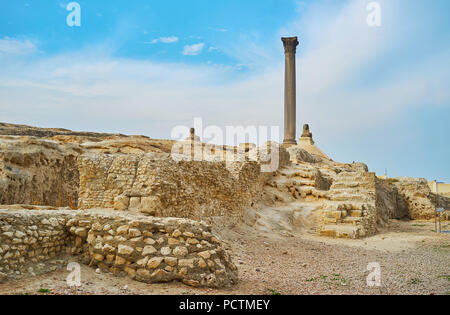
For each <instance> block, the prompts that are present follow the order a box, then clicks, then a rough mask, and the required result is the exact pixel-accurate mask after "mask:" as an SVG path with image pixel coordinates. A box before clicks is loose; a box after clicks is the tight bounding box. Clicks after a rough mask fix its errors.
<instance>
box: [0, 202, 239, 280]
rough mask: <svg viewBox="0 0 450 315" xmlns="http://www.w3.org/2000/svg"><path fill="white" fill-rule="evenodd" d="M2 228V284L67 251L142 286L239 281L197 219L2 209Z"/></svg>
mask: <svg viewBox="0 0 450 315" xmlns="http://www.w3.org/2000/svg"><path fill="white" fill-rule="evenodd" d="M0 229H1V234H0V244H1V247H0V248H1V249H0V281H1V280H5V279H13V278H15V277H18V276H20V275H22V274H24V273H33V272H34V270H30V269H29V268H30V267H32V266H36V263H39V262H41V263H42V262H47V261H48V260H49V259H51V258H54V257H58V256H62V255H64V254H65V253H68V254H72V255H76V256H77V259H79V260H80V261H81V262H83V263H86V264H89V265H90V266H93V267H98V268H101V269H103V270H104V271H107V272H112V273H113V274H116V275H119V276H129V277H131V278H132V279H135V280H138V281H143V282H165V281H172V280H179V281H182V282H184V283H186V284H188V285H192V286H209V287H222V286H227V285H230V284H233V283H235V282H236V279H237V269H236V267H235V265H234V264H233V263H232V261H231V258H230V256H229V255H228V253H227V252H226V251H225V250H224V249H223V248H222V245H221V242H220V240H219V239H217V238H216V237H215V236H214V235H213V234H212V233H211V228H210V227H209V226H208V225H206V224H204V223H201V222H197V221H193V220H188V219H180V218H154V217H146V216H142V215H130V214H129V213H124V212H117V211H110V212H108V211H100V210H99V211H89V212H86V211H76V210H51V211H50V210H31V211H30V210H0ZM44 265H45V264H44ZM43 269H44V270H45V269H46V268H43Z"/></svg>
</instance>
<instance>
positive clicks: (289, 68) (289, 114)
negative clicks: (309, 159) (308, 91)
mask: <svg viewBox="0 0 450 315" xmlns="http://www.w3.org/2000/svg"><path fill="white" fill-rule="evenodd" d="M281 40H282V41H283V45H284V54H285V75H284V141H283V144H284V145H287V146H290V145H296V144H297V142H296V141H295V137H296V136H295V129H296V122H295V120H296V80H295V53H296V51H297V46H298V44H299V42H298V38H297V37H282V38H281Z"/></svg>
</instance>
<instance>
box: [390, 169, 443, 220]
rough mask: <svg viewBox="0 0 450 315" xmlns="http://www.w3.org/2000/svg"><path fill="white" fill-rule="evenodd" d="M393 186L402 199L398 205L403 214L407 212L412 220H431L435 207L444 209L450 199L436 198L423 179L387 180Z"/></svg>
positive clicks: (398, 178) (401, 178) (400, 178)
mask: <svg viewBox="0 0 450 315" xmlns="http://www.w3.org/2000/svg"><path fill="white" fill-rule="evenodd" d="M387 181H388V182H389V183H391V184H392V185H394V186H395V187H396V188H397V189H398V191H399V194H400V195H401V197H402V199H403V201H404V202H403V203H402V204H401V205H400V206H401V207H402V211H403V212H408V213H409V214H410V217H411V218H412V219H432V218H434V216H435V210H436V207H439V206H442V207H444V206H445V205H446V204H447V202H448V201H449V200H450V198H446V197H442V196H441V197H440V198H437V196H436V194H433V193H432V192H431V190H430V187H429V186H428V184H427V181H426V180H425V179H423V178H422V179H421V178H408V177H397V178H391V179H389V180H387Z"/></svg>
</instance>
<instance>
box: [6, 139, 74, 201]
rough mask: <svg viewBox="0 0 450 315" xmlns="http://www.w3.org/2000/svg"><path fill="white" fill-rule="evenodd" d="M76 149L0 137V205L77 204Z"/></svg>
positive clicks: (68, 146)
mask: <svg viewBox="0 0 450 315" xmlns="http://www.w3.org/2000/svg"><path fill="white" fill-rule="evenodd" d="M79 153H80V150H79V148H78V147H77V146H76V145H71V144H65V145H60V144H59V143H57V142H55V141H50V140H41V139H35V138H30V137H5V136H3V137H0V204H34V205H52V206H58V207H59V206H69V207H72V208H76V207H77V204H78V189H79V174H78V167H77V163H76V161H77V156H78V155H79Z"/></svg>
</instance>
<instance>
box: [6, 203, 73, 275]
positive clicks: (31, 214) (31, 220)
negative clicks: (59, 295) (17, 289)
mask: <svg viewBox="0 0 450 315" xmlns="http://www.w3.org/2000/svg"><path fill="white" fill-rule="evenodd" d="M54 214H55V212H53V211H33V210H0V281H1V280H2V279H5V278H6V277H10V278H14V277H19V276H21V275H23V274H34V273H39V272H40V271H44V270H47V271H48V266H45V265H41V264H39V263H40V262H44V261H48V260H50V259H52V258H55V257H57V256H59V255H60V254H62V253H64V251H65V248H66V246H67V245H68V242H69V235H68V234H67V233H66V229H65V221H66V218H65V215H61V214H60V215H57V216H55V215H54Z"/></svg>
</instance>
